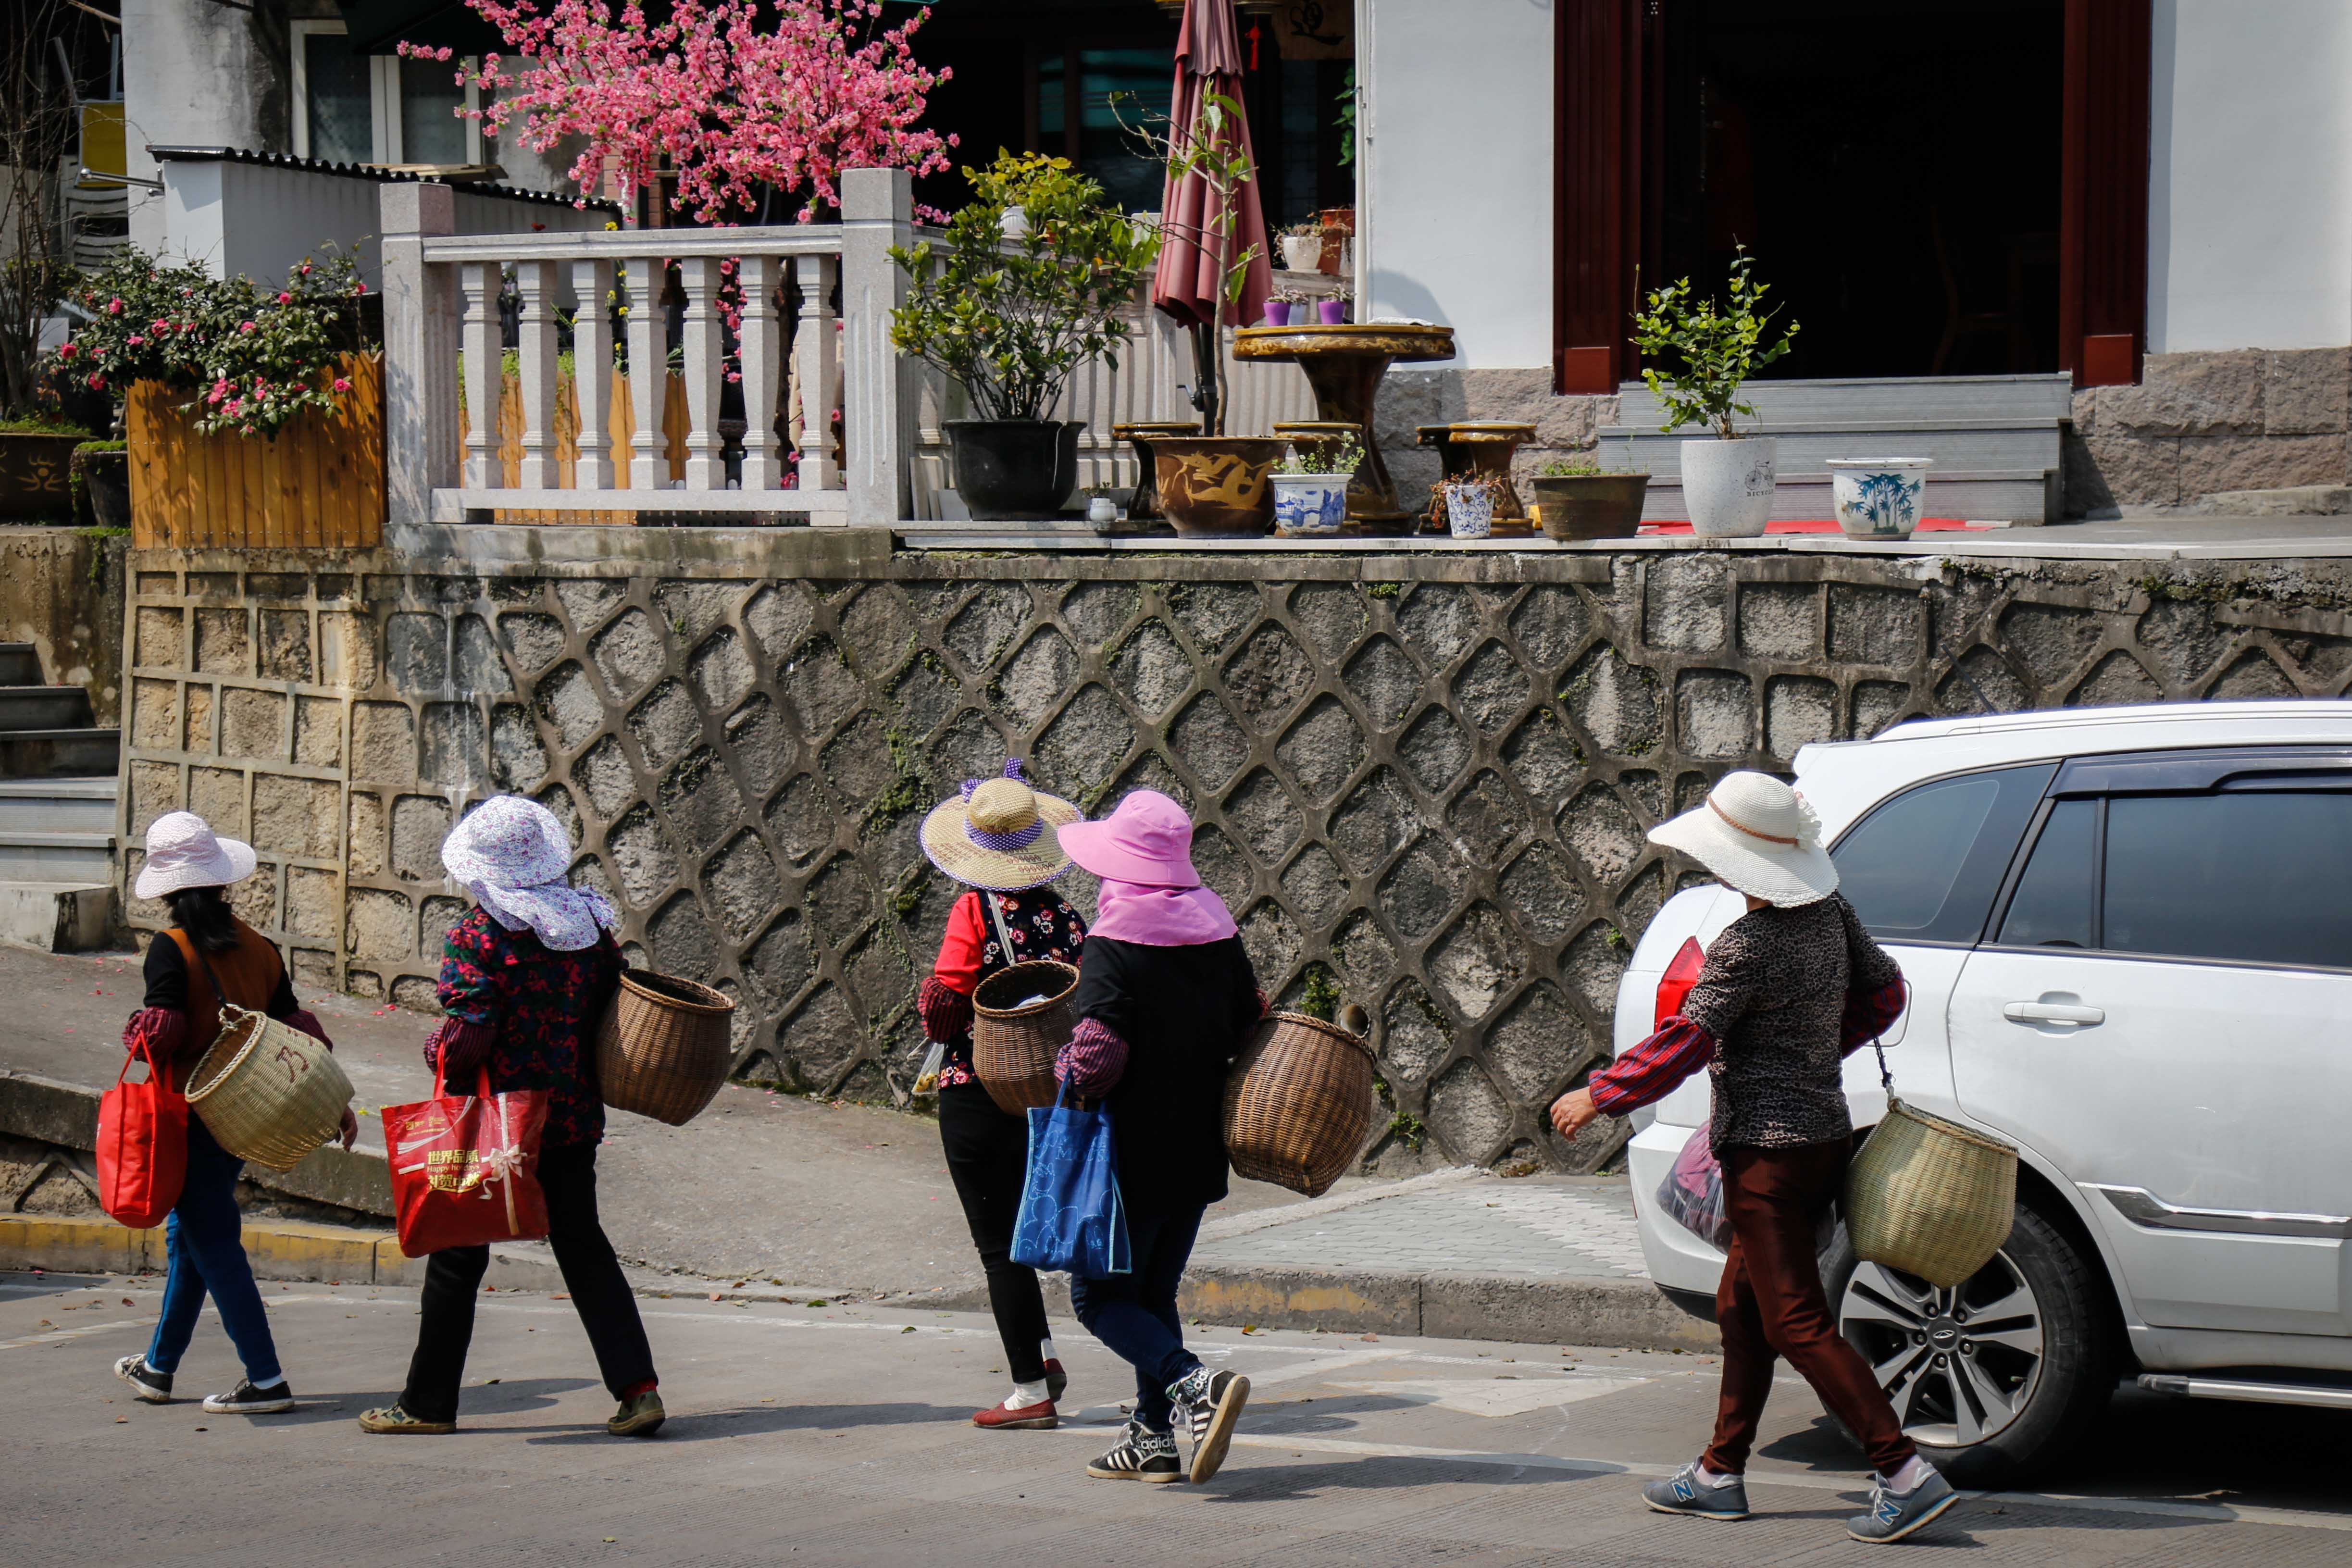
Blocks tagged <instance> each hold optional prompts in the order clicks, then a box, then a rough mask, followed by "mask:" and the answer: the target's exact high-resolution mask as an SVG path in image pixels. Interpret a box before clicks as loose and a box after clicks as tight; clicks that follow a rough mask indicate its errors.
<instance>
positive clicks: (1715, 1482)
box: [1698, 1460, 1739, 1487]
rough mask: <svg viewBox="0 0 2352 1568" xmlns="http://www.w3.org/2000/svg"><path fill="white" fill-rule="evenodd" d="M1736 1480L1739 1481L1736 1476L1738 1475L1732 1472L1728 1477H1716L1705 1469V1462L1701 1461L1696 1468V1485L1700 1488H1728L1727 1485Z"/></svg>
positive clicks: (1712, 1472)
mask: <svg viewBox="0 0 2352 1568" xmlns="http://www.w3.org/2000/svg"><path fill="white" fill-rule="evenodd" d="M1738 1479H1739V1476H1738V1472H1737V1471H1734V1472H1733V1473H1731V1474H1729V1475H1722V1476H1718V1475H1717V1474H1716V1473H1715V1472H1714V1471H1713V1470H1710V1469H1708V1468H1706V1461H1704V1460H1701V1461H1700V1463H1699V1467H1698V1484H1699V1485H1701V1486H1703V1487H1721V1486H1728V1485H1730V1484H1731V1483H1732V1482H1733V1481H1736V1480H1738Z"/></svg>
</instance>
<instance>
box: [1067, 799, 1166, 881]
mask: <svg viewBox="0 0 2352 1568" xmlns="http://www.w3.org/2000/svg"><path fill="white" fill-rule="evenodd" d="M1061 840H1062V853H1063V854H1065V855H1067V856H1068V857H1069V858H1071V859H1072V860H1075V861H1076V862H1077V863H1078V865H1080V866H1081V867H1084V868H1086V869H1087V870H1089V871H1092V872H1093V873H1094V874H1095V875H1096V876H1097V877H1108V878H1110V879H1113V880H1115V881H1120V882H1139V883H1141V884H1143V885H1144V886H1146V887H1150V888H1197V887H1199V886H1200V885H1201V873H1199V872H1198V871H1195V870H1194V869H1192V817H1190V816H1187V815H1185V811H1184V808H1183V807H1182V806H1181V805H1177V804H1176V803H1175V802H1174V801H1172V800H1171V799H1169V798H1168V797H1167V796H1166V795H1161V794H1160V792H1159V791H1158V790H1156V789H1139V790H1137V791H1136V792H1135V793H1134V794H1132V795H1129V796H1128V797H1127V798H1126V799H1125V800H1122V801H1120V802H1119V803H1118V810H1117V811H1114V812H1112V813H1111V814H1110V815H1109V816H1106V817H1103V818H1102V819H1101V820H1099V821H1097V822H1073V823H1071V824H1070V825H1069V826H1067V827H1065V828H1063V829H1062V830H1061Z"/></svg>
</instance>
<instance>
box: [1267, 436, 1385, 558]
mask: <svg viewBox="0 0 2352 1568" xmlns="http://www.w3.org/2000/svg"><path fill="white" fill-rule="evenodd" d="M1363 461H1364V448H1363V447H1360V446H1359V445H1358V444H1357V443H1356V442H1355V440H1354V439H1352V438H1349V439H1343V440H1339V441H1316V442H1311V443H1310V442H1304V441H1302V442H1298V443H1296V444H1295V445H1294V446H1293V447H1292V451H1291V455H1290V456H1289V457H1287V458H1284V459H1282V461H1281V462H1279V463H1276V465H1275V467H1274V473H1273V475H1272V476H1271V478H1272V479H1273V483H1274V526H1275V530H1276V532H1278V533H1280V534H1282V535H1283V536H1284V537H1285V538H1286V539H1300V538H1314V537H1317V536H1323V537H1328V536H1329V535H1331V534H1335V533H1337V532H1339V526H1340V524H1341V523H1343V522H1345V521H1347V518H1348V481H1349V480H1350V479H1354V478H1355V477H1356V469H1357V468H1359V467H1360V466H1361V465H1362V463H1363Z"/></svg>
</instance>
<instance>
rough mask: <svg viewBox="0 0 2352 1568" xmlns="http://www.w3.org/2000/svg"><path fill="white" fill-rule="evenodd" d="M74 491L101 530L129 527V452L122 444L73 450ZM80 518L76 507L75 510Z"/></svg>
mask: <svg viewBox="0 0 2352 1568" xmlns="http://www.w3.org/2000/svg"><path fill="white" fill-rule="evenodd" d="M73 488H74V490H75V492H76V493H77V495H79V497H81V498H83V499H85V500H88V501H89V521H91V522H93V523H95V524H97V525H98V526H99V527H100V528H129V527H130V526H131V452H130V444H129V443H128V442H125V441H84V442H82V443H81V444H80V445H79V446H77V447H75V448H74V449H73ZM75 510H76V512H77V514H79V510H80V509H79V506H77V507H76V509H75Z"/></svg>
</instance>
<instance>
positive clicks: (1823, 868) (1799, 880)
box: [1650, 773, 1838, 909]
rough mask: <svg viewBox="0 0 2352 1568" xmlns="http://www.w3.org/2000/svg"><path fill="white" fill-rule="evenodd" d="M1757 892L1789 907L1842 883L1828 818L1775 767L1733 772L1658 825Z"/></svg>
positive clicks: (1666, 837) (1662, 833) (1731, 880)
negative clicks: (1825, 834) (1829, 842)
mask: <svg viewBox="0 0 2352 1568" xmlns="http://www.w3.org/2000/svg"><path fill="white" fill-rule="evenodd" d="M1650 842H1651V843H1653V844H1663V845H1664V846H1665V847H1667V848H1669V849H1679V850H1681V851H1682V852H1683V853H1684V854H1685V855H1687V856H1689V857H1690V858H1692V859H1694V860H1696V861H1697V862H1698V863H1699V864H1700V865H1702V866H1704V867H1706V868H1707V869H1708V870H1710V871H1712V872H1714V873H1715V875H1716V879H1717V880H1718V881H1720V882H1722V883H1724V884H1725V885H1726V886H1727V887H1730V888H1735V889H1738V890H1739V891H1740V892H1743V893H1746V894H1748V896H1749V897H1751V898H1758V899H1762V900H1766V901H1767V902H1769V903H1774V904H1778V905H1780V907H1781V908H1783V909H1794V908H1796V907H1798V906H1799V905H1801V904H1811V903H1817V902H1819V901H1820V900H1822V899H1826V898H1828V897H1829V896H1830V895H1831V894H1832V893H1834V892H1836V891H1837V886H1838V871H1837V865H1836V863H1835V862H1834V861H1832V860H1831V858H1830V856H1829V851H1828V850H1826V849H1824V848H1822V819H1821V818H1820V817H1819V816H1816V815H1814V812H1813V808H1812V807H1811V805H1807V804H1806V803H1805V797H1804V796H1803V795H1799V794H1798V793H1797V792H1796V791H1795V790H1793V789H1790V787H1789V786H1788V785H1787V784H1782V783H1781V782H1780V780H1779V779H1776V778H1774V777H1773V776H1772V775H1771V774H1769V773H1726V774H1724V775H1723V777H1722V778H1721V779H1720V780H1718V781H1717V784H1716V786H1715V788H1713V789H1712V790H1709V791H1708V792H1707V796H1706V802H1705V804H1703V805H1700V806H1699V807H1698V808H1697V809H1696V810H1695V811H1686V812H1685V813H1683V814H1682V815H1681V816H1677V817H1675V819H1674V820H1673V821H1672V822H1662V823H1660V824H1659V825H1658V826H1655V827H1653V828H1652V829H1650Z"/></svg>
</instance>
